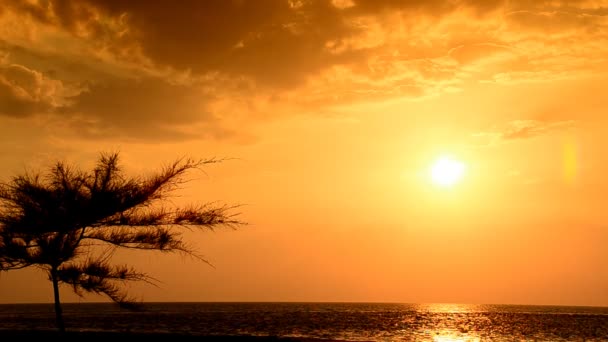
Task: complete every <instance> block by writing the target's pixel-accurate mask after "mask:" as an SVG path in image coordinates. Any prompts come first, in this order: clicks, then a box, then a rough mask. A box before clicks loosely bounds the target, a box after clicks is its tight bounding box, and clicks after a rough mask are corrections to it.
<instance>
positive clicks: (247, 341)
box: [0, 329, 346, 342]
mask: <svg viewBox="0 0 608 342" xmlns="http://www.w3.org/2000/svg"><path fill="white" fill-rule="evenodd" d="M98 338H99V340H102V339H103V340H104V341H112V340H114V341H125V339H133V340H132V341H151V340H152V339H153V340H154V341H156V339H157V338H161V339H164V340H165V341H171V342H180V341H217V342H224V341H237V342H239V341H240V342H269V341H280V342H346V341H343V340H333V339H320V338H307V337H279V336H251V335H189V334H180V333H156V332H151V333H146V332H118V331H70V330H68V331H66V332H65V334H64V335H62V334H61V333H60V332H59V331H56V330H3V329H0V340H2V341H19V339H21V340H22V341H32V340H33V339H38V340H39V341H51V340H52V341H62V342H64V341H79V342H88V341H91V340H95V341H96V340H97V339H98Z"/></svg>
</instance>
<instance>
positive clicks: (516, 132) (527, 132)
mask: <svg viewBox="0 0 608 342" xmlns="http://www.w3.org/2000/svg"><path fill="white" fill-rule="evenodd" d="M575 125H576V121H574V120H563V121H540V120H513V121H511V122H509V123H507V125H506V126H505V127H503V128H502V129H494V130H490V131H487V132H478V133H475V134H473V137H474V138H480V139H483V140H484V141H486V143H487V144H490V145H491V144H495V143H498V142H504V141H510V140H520V139H530V138H534V137H537V136H541V135H545V134H550V133H552V132H554V131H558V130H564V129H569V128H572V127H574V126H575Z"/></svg>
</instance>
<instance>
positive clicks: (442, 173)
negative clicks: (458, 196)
mask: <svg viewBox="0 0 608 342" xmlns="http://www.w3.org/2000/svg"><path fill="white" fill-rule="evenodd" d="M465 169H466V167H465V165H464V163H463V162H461V161H458V160H455V159H452V158H450V157H441V158H439V159H437V161H435V163H434V164H433V166H432V167H431V181H432V182H433V184H435V185H438V186H442V187H450V186H452V185H455V184H456V183H458V182H459V181H460V180H462V177H464V172H465Z"/></svg>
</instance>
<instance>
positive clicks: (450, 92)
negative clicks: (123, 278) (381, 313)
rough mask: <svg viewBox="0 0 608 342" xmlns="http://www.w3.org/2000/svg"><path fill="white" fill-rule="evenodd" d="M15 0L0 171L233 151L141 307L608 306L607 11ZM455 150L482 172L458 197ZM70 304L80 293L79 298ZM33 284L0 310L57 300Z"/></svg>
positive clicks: (159, 257) (2, 296) (18, 289)
mask: <svg viewBox="0 0 608 342" xmlns="http://www.w3.org/2000/svg"><path fill="white" fill-rule="evenodd" d="M178 3H179V5H178V4H177V3H174V2H165V3H164V4H162V2H160V1H101V0H84V1H73V2H68V1H59V0H47V1H44V0H39V1H34V0H29V1H18V0H15V1H12V0H0V133H1V134H0V165H2V168H0V177H1V178H2V179H5V180H7V179H8V178H9V177H10V176H12V175H14V174H16V173H20V172H23V171H24V170H25V169H37V168H39V167H45V166H48V165H49V163H52V162H54V161H56V160H58V159H61V160H66V161H69V162H73V163H77V164H79V165H83V166H86V165H90V164H91V163H93V162H94V161H95V159H96V158H97V155H98V153H99V152H102V151H116V150H118V151H120V152H121V155H122V160H123V163H124V165H125V167H126V168H127V169H128V170H130V171H132V172H133V173H139V172H146V171H148V170H151V169H152V170H154V169H156V168H157V167H159V166H161V165H163V164H164V163H166V162H169V161H172V160H174V159H176V158H177V157H180V156H183V155H189V156H193V157H226V158H234V159H232V160H229V161H226V162H224V163H220V164H217V165H213V166H211V167H209V168H208V169H207V170H206V174H202V173H201V174H192V177H193V181H192V182H190V183H188V187H187V188H185V189H184V190H183V191H181V192H180V195H181V197H180V198H179V199H178V200H177V201H182V200H183V201H188V202H205V201H215V200H219V201H222V202H226V203H240V204H244V206H243V207H242V208H241V212H242V214H241V218H242V219H243V220H244V221H247V222H248V223H249V225H247V226H245V227H241V228H239V229H238V230H234V231H233V230H229V229H220V230H218V231H216V232H213V233H211V232H202V233H197V234H192V235H189V236H188V238H189V240H190V241H192V242H193V243H194V244H195V246H196V247H197V248H198V249H199V250H200V251H201V252H202V254H204V255H205V256H206V257H207V258H208V259H209V261H210V262H211V263H212V264H213V265H214V266H215V268H212V267H209V266H208V265H206V264H204V263H200V262H197V261H195V260H190V259H188V258H183V257H181V256H174V255H165V254H159V253H154V252H150V253H148V252H140V253H137V254H123V253H121V254H119V255H117V256H118V257H120V258H122V259H121V260H124V261H126V262H131V263H133V265H135V266H136V267H138V268H139V270H141V271H146V272H148V273H149V274H150V275H151V276H153V277H155V278H158V279H159V280H161V281H162V283H161V285H160V287H159V288H155V287H152V286H149V285H145V284H135V285H133V286H132V287H131V294H133V295H135V296H137V297H140V298H141V299H143V300H145V301H390V302H459V303H521V304H559V305H601V306H608V248H607V246H608V181H607V180H606V177H607V176H606V175H608V153H606V149H607V148H608V135H607V134H606V133H608V115H607V114H606V111H607V109H608V96H606V89H608V81H606V80H607V79H608V78H607V77H606V76H607V74H608V1H599V0H598V1H594V0H581V1H576V0H571V1H558V0H554V1H524V0H511V1H493V0H483V1H464V0H452V1H435V0H432V1H413V0H404V1H390V0H365V1H364V0H358V1H357V0H352V1H351V0H334V1H321V0H319V1H307V0H290V1H287V0H281V1H279V0H277V1H271V0H267V1H266V0H259V1H258V0H251V1H246V0H241V1H237V0H234V1H223V0H222V1H220V0H218V1H194V0H192V1H179V2H178ZM443 154H451V155H453V156H455V158H457V159H459V160H460V161H462V162H464V163H465V164H466V166H467V169H466V175H465V177H464V179H463V181H462V182H461V183H459V184H457V185H455V186H454V187H453V188H449V189H439V188H437V187H436V186H433V185H432V184H430V183H429V181H428V169H429V167H430V165H431V164H432V162H433V161H434V160H435V159H436V158H438V157H439V156H441V155H443ZM63 291H64V292H62V295H63V298H64V300H65V301H78V300H92V301H100V300H105V298H103V297H97V296H91V297H85V298H84V299H79V298H78V297H77V296H75V295H73V294H72V293H71V292H70V290H69V289H68V288H65V289H63ZM51 300H52V287H51V284H50V283H49V282H47V281H46V276H45V275H44V274H43V273H42V272H40V271H39V270H37V269H31V270H21V271H12V272H9V273H2V274H1V275H0V302H50V301H51Z"/></svg>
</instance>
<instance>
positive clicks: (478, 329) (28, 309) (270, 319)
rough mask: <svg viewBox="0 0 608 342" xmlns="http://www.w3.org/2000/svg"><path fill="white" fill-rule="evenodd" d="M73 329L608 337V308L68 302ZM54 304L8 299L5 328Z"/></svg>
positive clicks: (0, 321) (33, 322) (49, 322)
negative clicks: (132, 306) (131, 307)
mask: <svg viewBox="0 0 608 342" xmlns="http://www.w3.org/2000/svg"><path fill="white" fill-rule="evenodd" d="M63 308H64V314H65V321H66V326H67V329H69V330H79V331H90V330H111V331H132V332H139V331H141V332H174V333H185V334H192V335H260V336H289V337H312V338H323V339H339V340H351V341H435V342H456V341H462V342H465V341H608V308H601V307H566V306H528V305H464V304H382V303H145V304H144V305H143V307H142V309H141V310H140V311H128V310H125V309H120V308H118V307H117V306H116V305H114V304H111V303H68V304H64V305H63ZM54 327H55V326H54V312H53V306H52V304H2V305H0V329H54Z"/></svg>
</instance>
